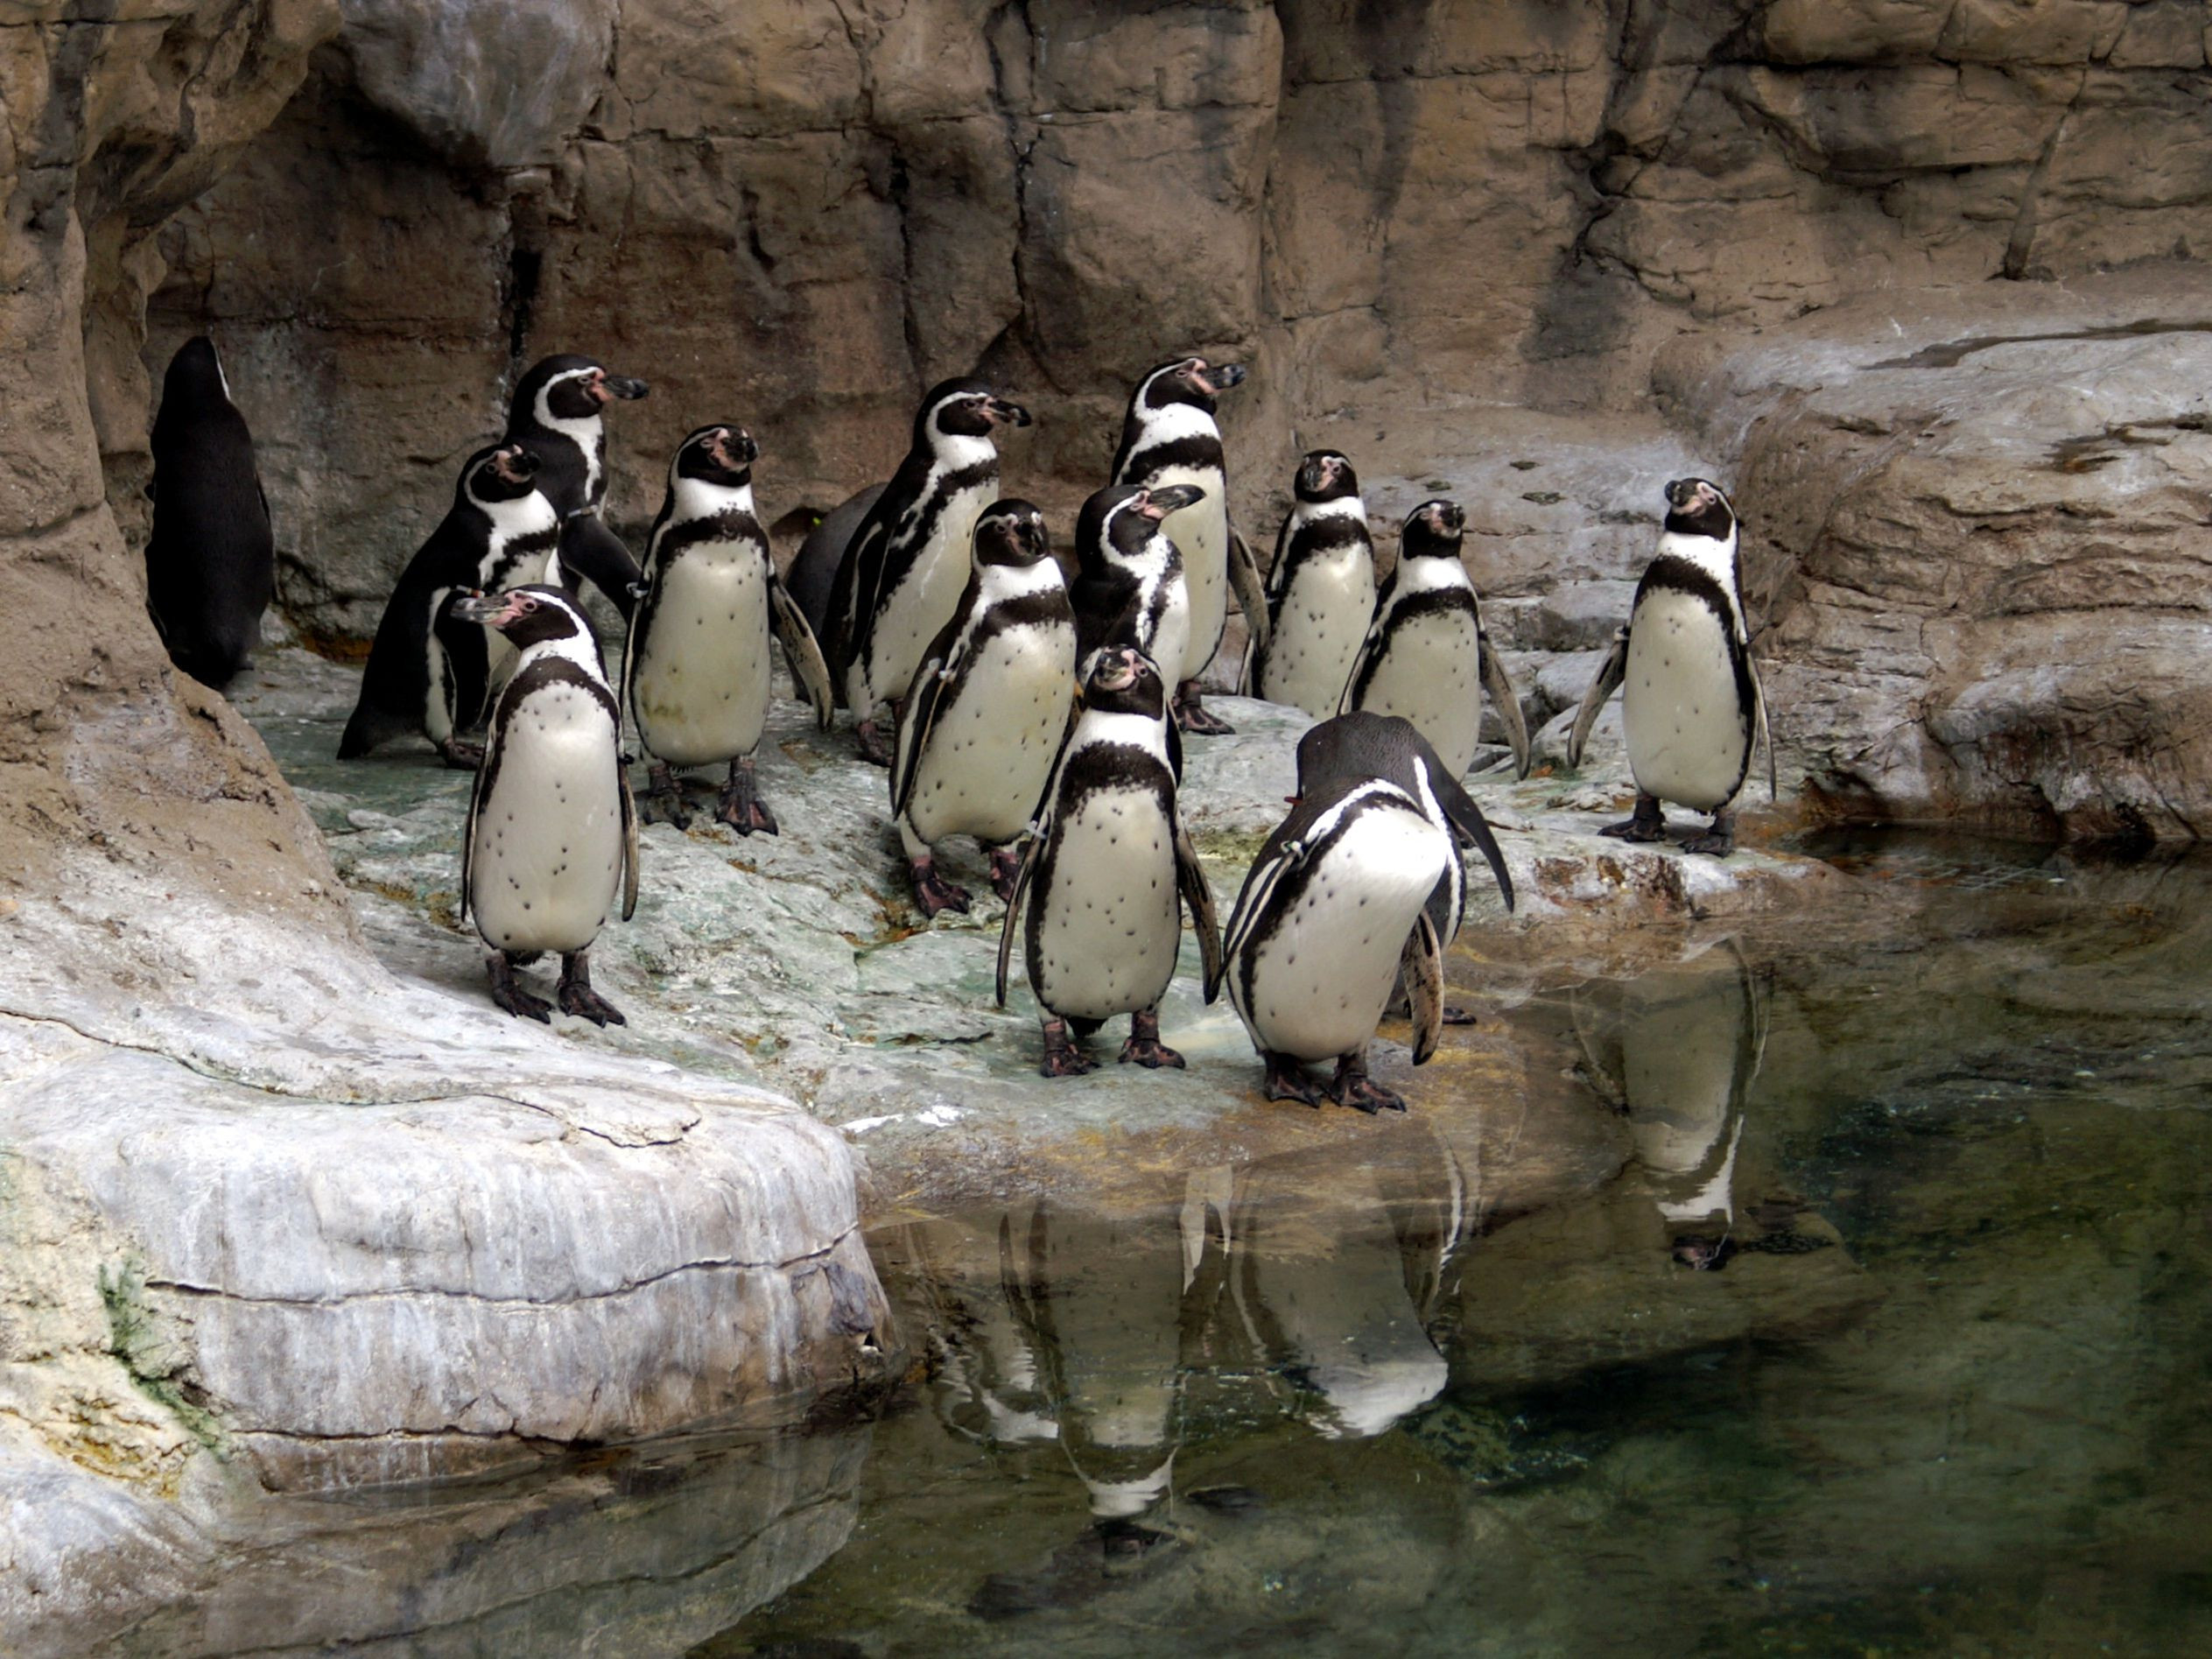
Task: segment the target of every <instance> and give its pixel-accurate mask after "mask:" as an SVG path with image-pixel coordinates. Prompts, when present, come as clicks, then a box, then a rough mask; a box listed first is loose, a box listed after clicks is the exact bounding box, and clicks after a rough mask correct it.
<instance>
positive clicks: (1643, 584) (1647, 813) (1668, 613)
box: [1567, 478, 1775, 858]
mask: <svg viewBox="0 0 2212 1659" xmlns="http://www.w3.org/2000/svg"><path fill="white" fill-rule="evenodd" d="M1740 533H1741V527H1740V526H1739V524H1738V522H1737V518H1736V509H1735V507H1734V506H1733V505H1732V504H1731V503H1730V501H1729V499H1728V497H1727V496H1726V495H1724V493H1722V490H1721V488H1720V486H1719V485H1717V484H1716V483H1713V482H1710V480H1707V479H1703V478H1677V479H1675V481H1674V482H1672V483H1670V484H1668V486H1667V523H1666V527H1665V529H1664V531H1662V532H1661V536H1660V538H1659V552H1657V553H1656V554H1654V556H1653V559H1652V562H1651V564H1650V566H1649V567H1648V568H1647V569H1646V570H1645V572H1644V578H1643V580H1641V581H1640V582H1638V583H1637V584H1636V599H1635V602H1634V603H1633V605H1632V606H1631V607H1630V608H1629V612H1628V624H1627V626H1626V627H1625V628H1623V629H1621V630H1620V632H1619V633H1618V634H1617V635H1615V636H1613V645H1612V650H1611V651H1610V652H1609V653H1607V655H1606V657H1605V663H1604V664H1603V665H1601V666H1600V667H1599V669H1598V678H1596V679H1594V680H1592V681H1591V686H1590V690H1589V692H1587V693H1586V694H1584V698H1583V700H1582V707H1581V708H1580V709H1579V710H1578V711H1577V712H1576V715H1575V727H1574V730H1573V732H1572V733H1571V734H1569V737H1568V740H1567V763H1568V764H1569V766H1579V765H1580V764H1581V763H1582V753H1583V745H1584V743H1585V742H1588V741H1589V739H1590V728H1591V726H1593V725H1594V724H1596V722H1597V720H1598V711H1599V710H1600V709H1602V708H1604V707H1605V699H1607V698H1608V697H1610V696H1612V692H1613V689H1614V687H1616V686H1618V685H1623V684H1624V683H1625V684H1626V691H1624V692H1622V694H1621V700H1620V722H1621V728H1622V732H1623V735H1625V736H1626V739H1627V745H1628V770H1630V771H1631V772H1632V773H1633V774H1634V776H1635V779H1636V810H1635V813H1634V815H1633V817H1630V818H1627V819H1623V820H1622V821H1621V822H1619V823H1618V824H1608V825H1607V826H1605V828H1604V829H1602V830H1600V831H1599V832H1598V833H1600V834H1601V835H1613V836H1618V837H1619V838H1620V839H1621V840H1628V841H1656V840H1664V839H1665V838H1666V834H1667V817H1666V813H1665V812H1663V811H1662V810H1661V806H1660V803H1661V801H1673V802H1675V803H1676V804H1677V805H1682V806H1687V807H1689V809H1690V810H1691V811H1692V812H1710V813H1711V814H1712V815H1713V825H1712V828H1711V829H1710V830H1709V831H1708V832H1707V833H1704V834H1703V835H1693V836H1691V837H1689V839H1688V840H1684V841H1683V843H1682V847H1683V850H1684V851H1686V852H1691V853H1710V854H1712V855H1713V856H1714V857H1716V858H1726V857H1727V856H1728V855H1729V854H1730V853H1731V852H1733V851H1734V850H1735V847H1736V815H1735V813H1734V812H1731V810H1730V807H1731V804H1732V803H1733V802H1734V801H1735V799H1736V798H1737V796H1738V795H1739V794H1740V793H1742V792H1743V788H1744V782H1745V778H1746V777H1749V776H1750V774H1751V765H1752V751H1753V749H1756V748H1757V746H1758V745H1759V744H1760V743H1761V742H1764V743H1766V791H1767V793H1768V795H1769V796H1770V797H1771V796H1772V795H1773V794H1774V793H1775V789H1774V745H1773V739H1772V737H1771V736H1770V735H1769V734H1768V732H1767V729H1766V695H1765V693H1764V692H1761V691H1760V689H1759V669H1758V666H1757V664H1754V663H1753V662H1752V655H1751V635H1750V631H1749V630H1748V629H1747V628H1746V627H1745V622H1744V599H1743V559H1742V554H1741V551H1740V547H1739V538H1740Z"/></svg>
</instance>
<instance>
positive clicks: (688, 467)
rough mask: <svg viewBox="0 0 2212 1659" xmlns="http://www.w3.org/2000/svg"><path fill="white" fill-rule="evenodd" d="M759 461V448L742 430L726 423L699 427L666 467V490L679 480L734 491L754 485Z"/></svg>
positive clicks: (749, 434) (747, 433) (751, 436)
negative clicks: (755, 470) (754, 473)
mask: <svg viewBox="0 0 2212 1659" xmlns="http://www.w3.org/2000/svg"><path fill="white" fill-rule="evenodd" d="M760 458H761V446H760V445H758V444H756V443H755V442H754V441H753V434H752V433H751V432H747V431H746V430H745V428H744V427H742V426H738V425H729V424H727V423H725V424H723V425H719V426H701V427H700V428H699V430H698V431H697V432H693V433H692V435H691V436H690V437H688V438H686V439H685V440H684V442H683V444H682V445H681V446H679V447H678V450H677V452H676V459H675V460H673V461H671V462H670V463H669V475H668V482H669V488H670V489H674V488H675V487H676V481H677V480H678V479H679V478H696V479H698V480H699V481H700V482H703V483H709V484H720V486H722V488H724V489H738V488H740V487H741V486H742V485H745V484H749V483H751V482H753V463H754V462H755V461H756V460H759V459H760Z"/></svg>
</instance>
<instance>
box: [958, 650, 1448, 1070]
mask: <svg viewBox="0 0 2212 1659" xmlns="http://www.w3.org/2000/svg"><path fill="white" fill-rule="evenodd" d="M1082 699H1083V700H1082V708H1081V712H1080V713H1079V714H1078V716H1077V719H1076V724H1075V729H1074V730H1073V731H1071V733H1070V734H1069V735H1068V740H1067V743H1066V746H1065V747H1064V748H1063V749H1061V751H1060V759H1059V763H1058V764H1057V766H1056V767H1055V768H1054V770H1053V773H1052V781H1051V782H1050V784H1047V785H1046V786H1045V793H1044V804H1043V810H1042V812H1041V813H1040V815H1039V818H1038V821H1037V823H1036V826H1035V830H1034V839H1033V840H1031V841H1030V842H1029V848H1028V850H1027V852H1026V853H1025V854H1024V855H1023V858H1022V868H1021V873H1020V874H1019V875H1017V876H1016V877H1015V884H1014V893H1013V896H1012V897H1010V898H1009V899H1008V901H1007V909H1006V924H1005V926H1004V928H1003V929H1002V930H1001V932H1000V935H999V976H998V996H999V1006H1000V1007H1001V1008H1004V1007H1005V1006H1006V987H1007V964H1008V958H1009V957H1010V956H1011V955H1012V953H1013V949H1014V939H1015V934H1016V933H1017V932H1019V933H1020V934H1021V935H1022V942H1023V952H1024V955H1025V957H1026V960H1027V964H1028V967H1029V988H1030V989H1031V990H1032V991H1033V992H1035V993H1036V1000H1037V1009H1038V1013H1039V1016H1040V1017H1041V1018H1042V1019H1043V1023H1044V1064H1043V1067H1042V1068H1041V1069H1042V1071H1043V1074H1044V1075H1045V1076H1046V1077H1074V1076H1078V1075H1079V1074H1081V1073H1083V1072H1089V1071H1092V1070H1093V1069H1094V1068H1095V1067H1096V1065H1097V1062H1096V1061H1094V1060H1092V1059H1091V1058H1089V1057H1088V1056H1087V1055H1086V1054H1085V1053H1084V1052H1083V1050H1082V1048H1081V1047H1080V1044H1081V1043H1082V1041H1083V1040H1084V1039H1086V1038H1088V1037H1090V1036H1092V1033H1094V1032H1095V1031H1097V1030H1098V1029H1099V1027H1100V1026H1101V1025H1103V1024H1105V1023H1106V1021H1107V1020H1109V1019H1111V1018H1112V1017H1113V1016H1115V1015H1117V1014H1127V1015H1128V1016H1130V1020H1129V1040H1128V1041H1127V1043H1125V1044H1122V1048H1121V1058H1122V1059H1123V1060H1125V1061H1127V1060H1134V1061H1135V1062H1136V1063H1137V1064H1138V1065H1146V1066H1155V1067H1156V1066H1162V1065H1175V1066H1179V1065H1182V1064H1183V1057H1182V1056H1181V1055H1180V1054H1178V1053H1176V1051H1174V1050H1173V1049H1171V1048H1169V1047H1167V1046H1166V1045H1164V1044H1162V1042H1161V1041H1160V999H1161V998H1162V997H1163V996H1165V995H1167V991H1168V985H1169V981H1172V980H1173V979H1174V978H1175V966H1176V953H1177V952H1178V951H1179V950H1180V949H1181V946H1182V943H1183V904H1185V903H1188V904H1189V905H1190V919H1191V924H1192V925H1193V926H1194V927H1196V928H1197V934H1198V951H1199V955H1200V957H1201V959H1202V960H1203V961H1204V965H1205V981H1206V986H1207V1001H1209V1002H1211V1000H1212V997H1213V990H1214V988H1215V987H1217V986H1218V983H1219V981H1220V969H1221V939H1220V934H1219V932H1218V930H1217V928H1216V925H1215V923H1214V915H1213V895H1212V894H1211V891H1210V890H1209V889H1207V887H1206V878H1205V872H1204V870H1202V869H1201V868H1199V866H1198V855H1197V852H1196V850H1195V849H1193V847H1191V845H1190V836H1189V835H1188V834H1187V833H1185V832H1184V830H1183V820H1182V818H1181V815H1180V814H1179V813H1178V812H1177V810H1176V784H1177V781H1178V780H1177V777H1176V766H1175V764H1174V762H1173V759H1172V757H1171V755H1170V750H1169V733H1170V731H1171V730H1172V724H1171V722H1170V721H1169V717H1168V693H1167V687H1166V685H1165V684H1164V683H1163V682H1162V678H1161V675H1160V671H1159V669H1158V668H1157V667H1156V666H1155V664H1153V662H1152V660H1151V658H1149V657H1146V656H1145V655H1144V654H1143V653H1142V652H1141V651H1139V650H1136V649H1135V648H1134V646H1127V645H1123V646H1113V647H1110V648H1108V649H1106V650H1101V651H1099V653H1098V654H1097V656H1096V657H1094V658H1093V660H1092V664H1091V669H1090V673H1089V677H1088V678H1086V679H1085V682H1084V686H1083V692H1082ZM1434 879H1435V878H1434V877H1433V876H1432V877H1431V878H1430V880H1431V884H1432V885H1433V884H1434Z"/></svg>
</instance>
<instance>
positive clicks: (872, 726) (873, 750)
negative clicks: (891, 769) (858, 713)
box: [853, 720, 891, 766]
mask: <svg viewBox="0 0 2212 1659" xmlns="http://www.w3.org/2000/svg"><path fill="white" fill-rule="evenodd" d="M853 737H854V738H855V739H856V740H857V741H858V742H859V743H860V758H861V759H862V760H864V761H866V762H867V763H868V764H869V765H871V766H888V765H889V764H890V763H891V751H890V750H889V749H888V748H886V747H885V746H884V742H883V733H882V731H881V728H878V727H877V725H876V723H875V722H874V721H873V720H864V721H861V722H860V724H859V725H858V726H856V727H855V728H853Z"/></svg>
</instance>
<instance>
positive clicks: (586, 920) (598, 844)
mask: <svg viewBox="0 0 2212 1659" xmlns="http://www.w3.org/2000/svg"><path fill="white" fill-rule="evenodd" d="M453 615H455V616H456V617H457V618H459V619H460V620H461V621H464V622H477V623H481V624H482V625H483V626H484V627H486V628H491V629H497V630H499V632H500V633H502V634H503V635H504V636H506V637H507V640H508V642H509V643H510V644H512V645H513V646H515V648H516V650H519V651H520V652H521V653H522V661H521V662H520V663H519V664H517V665H516V670H515V673H514V677H513V678H511V679H509V681H508V682H507V685H506V688H505V689H504V690H503V691H502V692H500V694H499V702H498V705H497V706H495V708H494V710H493V712H492V726H491V740H490V742H489V743H488V745H487V746H486V749H485V755H484V764H483V765H482V767H481V768H480V769H479V770H478V771H477V774H476V788H475V791H474V793H472V794H471V795H470V797H469V799H468V824H467V829H466V831H465V832H464V833H463V837H462V841H461V915H462V919H463V920H466V919H467V917H469V916H470V915H471V914H474V917H475V918H476V931H478V932H479V933H480V934H481V935H482V936H483V939H484V943H485V944H487V945H489V946H491V958H490V968H491V978H492V1001H493V1002H496V1003H498V1004H499V1006H500V1007H502V1008H503V1009H506V1010H507V1011H508V1012H509V1014H515V1015H519V1016H523V1017H524V1018H527V1019H533V1020H546V1019H549V1018H550V1016H551V1005H550V1004H548V1003H547V1002H545V1001H544V999H543V998H541V997H537V996H533V995H531V994H530V992H528V991H526V990H524V989H523V988H522V986H521V985H520V984H518V983H517V982H516V978H515V970H516V968H517V967H524V966H527V965H528V964H529V963H530V962H532V961H534V960H537V957H538V956H539V955H540V954H542V953H544V952H546V951H558V952H559V953H560V958H561V976H560V987H559V989H558V992H557V994H556V995H557V998H558V1002H559V1004H560V1008H561V1011H562V1012H563V1013H565V1014H572V1015H574V1016H576V1017H577V1018H579V1019H585V1020H589V1021H591V1022H592V1023H593V1024H594V1025H605V1024H607V1023H610V1022H612V1023H614V1024H616V1025H622V1024H626V1023H628V1022H627V1021H625V1020H624V1019H623V1017H622V1016H621V1011H620V1010H619V1009H616V1008H615V1007H614V1004H613V1003H611V1002H607V999H606V998H604V997H602V996H600V995H599V993H597V992H596V991H594V990H593V989H592V978H591V968H590V964H589V960H588V958H589V954H590V951H591V947H592V941H593V939H595V938H598V937H599V931H600V928H602V927H604V926H605V925H606V924H607V913H608V911H610V910H612V909H613V908H614V894H615V889H617V888H618V887H619V888H620V889H621V895H622V919H623V920H624V921H628V919H629V918H630V917H631V915H632V913H633V912H635V911H636V909H637V812H636V808H635V806H634V805H632V803H631V800H630V792H629V779H628V777H627V775H626V774H625V772H624V770H623V767H622V745H621V725H622V722H621V713H620V711H619V709H618V708H617V706H616V705H615V702H614V692H613V691H612V690H611V689H610V688H609V687H608V685H607V671H606V668H605V666H604V664H601V663H600V656H599V640H598V638H597V636H594V635H593V632H592V625H591V622H589V620H588V619H586V616H585V615H584V611H583V608H582V606H581V605H579V603H578V602H577V601H575V600H573V599H571V598H570V597H569V596H568V594H565V593H564V592H563V591H562V590H561V589H559V588H558V587H551V586H533V587H517V588H515V589H513V590H512V591H510V592H509V593H504V594H472V595H470V596H467V597H466V598H462V599H460V600H457V601H454V603H453Z"/></svg>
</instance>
